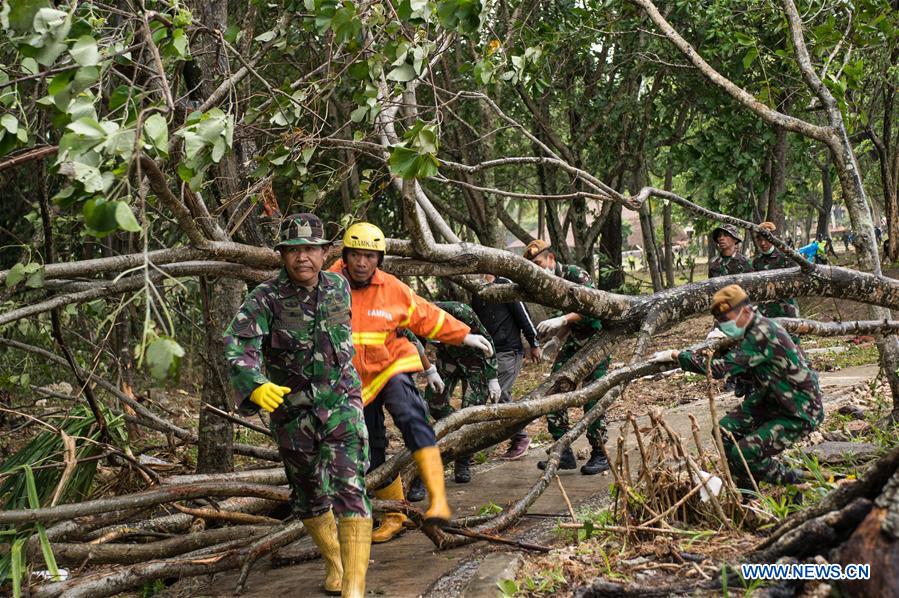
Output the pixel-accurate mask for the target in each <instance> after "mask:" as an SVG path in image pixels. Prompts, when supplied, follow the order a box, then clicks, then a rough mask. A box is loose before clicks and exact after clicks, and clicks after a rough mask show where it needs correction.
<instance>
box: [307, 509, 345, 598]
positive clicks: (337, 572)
mask: <svg viewBox="0 0 899 598" xmlns="http://www.w3.org/2000/svg"><path fill="white" fill-rule="evenodd" d="M302 522H303V526H304V527H305V528H306V531H307V532H309V536H310V537H311V538H312V541H313V542H315V545H316V546H317V547H318V550H319V552H321V553H322V558H323V559H324V561H325V592H326V593H328V594H332V595H338V594H340V586H341V583H342V581H341V580H342V579H343V566H342V564H341V561H340V544H338V542H337V523H336V522H335V521H334V513H332V512H331V511H328V512H327V513H325V514H324V515H319V516H318V517H312V518H311V519H303V520H302Z"/></svg>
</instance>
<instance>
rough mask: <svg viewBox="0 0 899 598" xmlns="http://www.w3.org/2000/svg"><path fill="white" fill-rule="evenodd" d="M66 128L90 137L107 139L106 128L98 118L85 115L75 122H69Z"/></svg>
mask: <svg viewBox="0 0 899 598" xmlns="http://www.w3.org/2000/svg"><path fill="white" fill-rule="evenodd" d="M66 128H67V129H68V130H70V131H72V132H73V133H75V134H77V135H81V136H82V137H86V138H88V139H97V140H99V139H105V138H106V135H107V133H106V129H104V128H103V127H101V126H100V123H98V122H97V121H96V119H93V118H89V117H85V118H79V119H78V120H76V121H75V122H73V123H69V124H68V125H67V126H66Z"/></svg>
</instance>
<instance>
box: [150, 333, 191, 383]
mask: <svg viewBox="0 0 899 598" xmlns="http://www.w3.org/2000/svg"><path fill="white" fill-rule="evenodd" d="M146 357H147V365H148V366H149V368H150V375H152V376H153V378H155V379H156V380H164V379H166V378H168V377H169V376H173V375H175V374H176V373H177V372H178V366H179V365H180V363H181V358H182V357H184V349H183V348H181V345H179V344H178V343H177V342H175V340H174V339H171V338H167V337H160V338H158V339H156V340H154V341H153V342H151V343H150V344H149V346H147V351H146Z"/></svg>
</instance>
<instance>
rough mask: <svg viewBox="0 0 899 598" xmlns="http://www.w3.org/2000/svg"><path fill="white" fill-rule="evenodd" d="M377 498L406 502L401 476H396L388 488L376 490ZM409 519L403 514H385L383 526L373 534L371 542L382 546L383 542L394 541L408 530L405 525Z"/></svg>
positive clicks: (382, 519)
mask: <svg viewBox="0 0 899 598" xmlns="http://www.w3.org/2000/svg"><path fill="white" fill-rule="evenodd" d="M375 498H380V499H381V500H405V499H406V497H405V496H403V480H401V479H400V476H396V477H395V478H394V479H393V481H392V482H390V484H389V485H388V486H387V487H385V488H381V489H380V490H375ZM407 519H408V518H407V517H406V516H405V515H403V514H402V513H384V515H383V516H382V517H381V525H379V526H378V529H376V530H375V531H374V532H372V534H371V541H372V542H373V543H375V544H380V543H381V542H389V541H390V540H392V539H394V538H395V537H396V536H398V535H400V534H401V533H403V532H404V531H405V530H406V528H405V527H404V526H403V524H404V523H406V521H407Z"/></svg>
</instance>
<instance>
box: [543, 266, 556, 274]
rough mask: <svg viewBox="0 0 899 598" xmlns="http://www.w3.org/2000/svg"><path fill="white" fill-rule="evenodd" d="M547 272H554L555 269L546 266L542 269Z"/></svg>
mask: <svg viewBox="0 0 899 598" xmlns="http://www.w3.org/2000/svg"><path fill="white" fill-rule="evenodd" d="M543 270H544V272H546V273H547V274H555V273H556V271H555V270H554V269H553V268H549V267H546V268H544V269H543Z"/></svg>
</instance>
